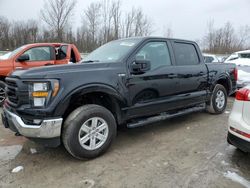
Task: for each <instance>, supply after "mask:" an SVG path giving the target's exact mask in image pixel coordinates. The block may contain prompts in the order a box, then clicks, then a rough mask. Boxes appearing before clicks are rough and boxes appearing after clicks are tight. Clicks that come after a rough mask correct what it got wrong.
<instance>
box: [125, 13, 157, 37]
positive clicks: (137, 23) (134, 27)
mask: <svg viewBox="0 0 250 188" xmlns="http://www.w3.org/2000/svg"><path fill="white" fill-rule="evenodd" d="M122 28H123V30H124V31H123V34H124V37H132V36H147V35H150V34H151V33H152V22H151V20H150V19H149V18H148V17H147V16H146V15H145V14H144V12H143V11H142V9H140V8H138V9H135V8H132V9H131V11H130V12H129V13H127V14H126V16H125V19H124V21H123V26H122Z"/></svg>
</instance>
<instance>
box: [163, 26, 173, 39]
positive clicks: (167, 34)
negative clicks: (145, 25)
mask: <svg viewBox="0 0 250 188" xmlns="http://www.w3.org/2000/svg"><path fill="white" fill-rule="evenodd" d="M163 36H164V37H167V38H171V37H173V30H172V28H171V26H170V25H168V26H167V27H166V26H164V28H163Z"/></svg>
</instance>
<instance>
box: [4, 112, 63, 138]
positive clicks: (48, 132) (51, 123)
mask: <svg viewBox="0 0 250 188" xmlns="http://www.w3.org/2000/svg"><path fill="white" fill-rule="evenodd" d="M2 121H3V124H4V126H5V127H6V128H10V129H11V130H12V131H14V132H18V133H20V134H21V135H23V136H25V137H29V138H56V137H60V135H61V127H62V122H63V119H62V118H56V119H48V120H42V122H41V123H40V125H27V124H25V123H24V122H23V120H22V118H21V117H19V116H18V115H16V114H14V113H12V112H10V111H8V110H7V109H5V108H3V113H2Z"/></svg>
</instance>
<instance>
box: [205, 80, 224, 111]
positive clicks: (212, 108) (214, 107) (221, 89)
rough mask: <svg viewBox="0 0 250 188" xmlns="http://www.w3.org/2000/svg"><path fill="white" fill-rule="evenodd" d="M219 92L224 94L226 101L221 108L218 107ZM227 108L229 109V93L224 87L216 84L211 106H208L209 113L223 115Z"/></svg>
mask: <svg viewBox="0 0 250 188" xmlns="http://www.w3.org/2000/svg"><path fill="white" fill-rule="evenodd" d="M219 92H220V93H221V92H222V93H223V95H224V99H225V101H224V104H223V105H222V104H221V107H220V105H218V103H216V99H217V94H218V93H219ZM226 107H227V91H226V89H225V87H224V86H223V85H220V84H216V86H215V87H214V90H213V93H212V96H211V99H210V102H209V104H207V111H208V112H209V113H211V114H221V113H223V112H224V111H225V109H226Z"/></svg>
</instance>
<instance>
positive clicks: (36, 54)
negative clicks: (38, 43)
mask: <svg viewBox="0 0 250 188" xmlns="http://www.w3.org/2000/svg"><path fill="white" fill-rule="evenodd" d="M24 54H28V55H29V57H30V60H29V61H46V60H51V51H50V47H47V46H44V47H35V48H31V49H29V50H27V51H26V52H24Z"/></svg>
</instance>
